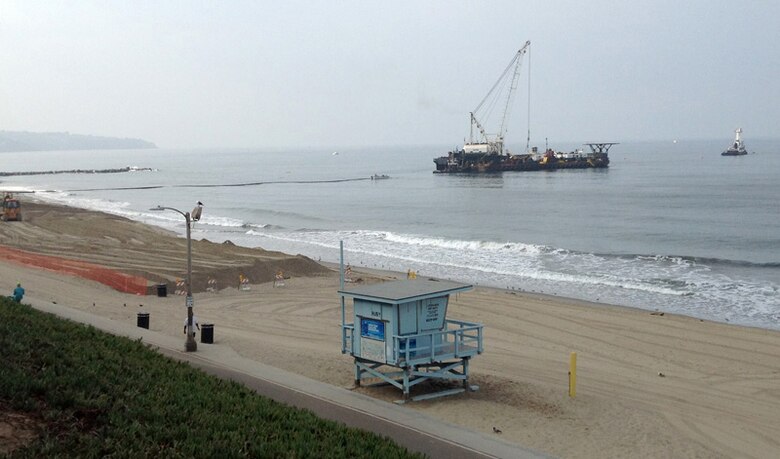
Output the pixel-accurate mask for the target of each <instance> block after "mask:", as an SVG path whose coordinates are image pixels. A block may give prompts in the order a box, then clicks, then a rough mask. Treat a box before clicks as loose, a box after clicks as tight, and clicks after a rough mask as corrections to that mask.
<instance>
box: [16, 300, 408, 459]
mask: <svg viewBox="0 0 780 459" xmlns="http://www.w3.org/2000/svg"><path fill="white" fill-rule="evenodd" d="M0 406H4V407H5V409H7V410H12V411H15V412H17V413H24V414H25V415H27V416H28V417H30V418H32V419H35V420H36V424H37V425H38V426H39V428H38V430H39V431H38V432H37V436H36V438H35V439H34V440H33V441H32V442H31V443H29V444H27V445H26V446H25V447H23V448H20V449H17V450H15V451H12V452H11V453H10V456H11V457H57V456H67V457H166V458H175V457H187V458H189V457H209V458H212V457H220V458H229V457H284V458H305V457H311V458H315V457H316V458H328V457H331V458H343V457H350V458H351V457H354V458H359V457H366V458H385V457H388V458H403V457H419V456H417V455H415V454H412V453H410V452H408V451H407V450H406V449H404V448H402V447H400V446H398V445H396V444H395V443H393V442H392V441H391V440H389V439H388V438H382V437H380V436H378V435H375V434H372V433H369V432H365V431H362V430H358V429H354V428H348V427H346V426H344V425H342V424H339V423H336V422H332V421H328V420H323V419H320V418H317V417H316V416H315V415H314V414H312V413H311V412H309V411H305V410H299V409H296V408H291V407H289V406H285V405H282V404H279V403H277V402H274V401H273V400H270V399H267V398H264V397H261V396H259V395H257V394H255V393H254V392H252V391H250V390H249V389H247V388H246V387H244V386H242V385H240V384H238V383H236V382H232V381H226V380H222V379H219V378H217V377H214V376H210V375H207V374H206V373H204V372H202V371H200V370H198V369H195V368H193V367H191V366H190V365H188V364H186V363H182V362H177V361H174V360H171V359H169V358H166V357H164V356H162V355H160V354H158V353H157V352H155V351H154V350H152V349H149V348H148V347H147V346H146V345H145V344H143V343H142V342H140V341H134V340H130V339H126V338H121V337H117V336H113V335H110V334H107V333H104V332H102V331H99V330H97V329H95V328H93V327H89V326H84V325H82V324H78V323H74V322H70V321H67V320H62V319H59V318H57V317H55V316H53V315H50V314H45V313H42V312H39V311H36V310H34V309H31V308H30V307H29V306H26V305H23V304H21V305H20V304H16V303H13V302H12V301H9V300H7V299H5V298H0Z"/></svg>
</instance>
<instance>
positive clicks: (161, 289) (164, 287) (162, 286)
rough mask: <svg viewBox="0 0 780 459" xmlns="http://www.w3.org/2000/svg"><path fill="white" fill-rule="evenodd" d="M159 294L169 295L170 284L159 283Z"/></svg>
mask: <svg viewBox="0 0 780 459" xmlns="http://www.w3.org/2000/svg"><path fill="white" fill-rule="evenodd" d="M157 296H168V284H157Z"/></svg>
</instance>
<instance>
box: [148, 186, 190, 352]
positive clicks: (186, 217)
mask: <svg viewBox="0 0 780 459" xmlns="http://www.w3.org/2000/svg"><path fill="white" fill-rule="evenodd" d="M149 210H154V211H163V210H172V211H174V212H178V213H180V214H181V215H182V216H184V220H186V221H187V298H186V299H185V303H184V304H185V305H186V306H187V340H186V341H185V342H184V350H186V351H187V352H195V351H197V350H198V343H196V342H195V338H194V337H193V334H192V307H193V306H194V304H195V301H194V300H193V298H192V237H191V236H190V227H191V226H192V222H193V221H195V222H196V221H198V220H200V214H201V212H202V211H203V203H202V202H200V201H198V206H197V207H195V208H194V209H192V214H190V212H182V211H180V210H179V209H176V208H173V207H164V206H160V205H158V206H157V207H152V208H151V209H149Z"/></svg>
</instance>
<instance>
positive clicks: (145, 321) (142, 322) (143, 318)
mask: <svg viewBox="0 0 780 459" xmlns="http://www.w3.org/2000/svg"><path fill="white" fill-rule="evenodd" d="M138 326H139V327H141V328H145V329H147V330H148V329H149V313H148V312H139V313H138Z"/></svg>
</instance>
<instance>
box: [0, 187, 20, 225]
mask: <svg viewBox="0 0 780 459" xmlns="http://www.w3.org/2000/svg"><path fill="white" fill-rule="evenodd" d="M0 220H3V221H6V222H10V221H17V222H20V221H22V204H21V203H20V202H19V200H18V199H16V198H15V197H14V195H13V193H10V192H5V193H3V208H2V214H0Z"/></svg>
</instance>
